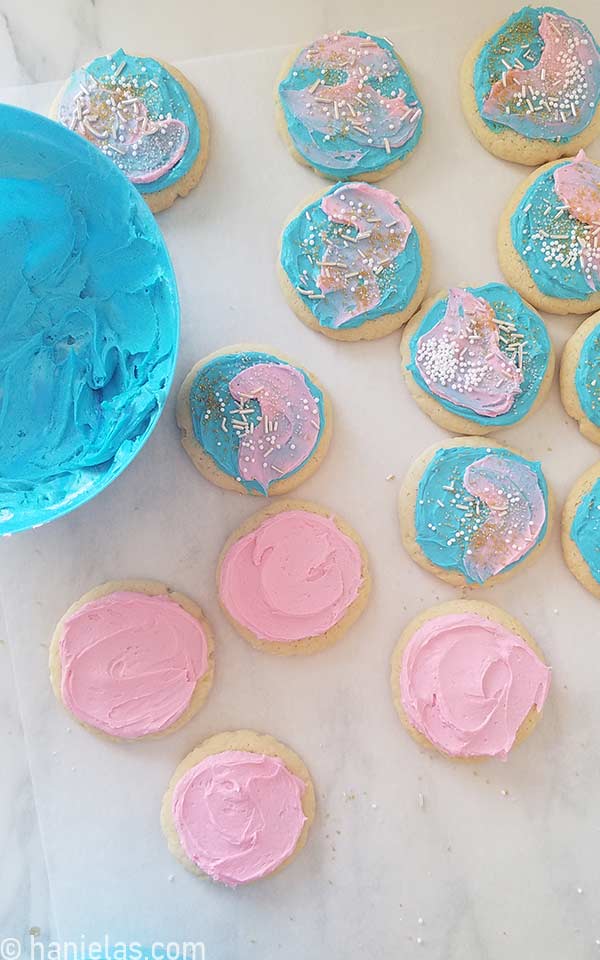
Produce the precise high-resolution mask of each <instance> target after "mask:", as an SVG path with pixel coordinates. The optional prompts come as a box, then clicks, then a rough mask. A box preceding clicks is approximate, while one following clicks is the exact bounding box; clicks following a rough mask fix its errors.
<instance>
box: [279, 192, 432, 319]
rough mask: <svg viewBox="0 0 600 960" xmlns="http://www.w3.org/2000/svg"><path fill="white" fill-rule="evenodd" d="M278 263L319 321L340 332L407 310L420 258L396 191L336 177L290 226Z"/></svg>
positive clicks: (414, 290)
mask: <svg viewBox="0 0 600 960" xmlns="http://www.w3.org/2000/svg"><path fill="white" fill-rule="evenodd" d="M281 266H282V267H283V270H284V271H285V273H286V275H287V277H288V279H289V280H290V283H292V284H293V286H294V287H295V290H296V292H297V294H298V296H300V297H301V298H302V302H303V304H304V305H305V306H307V307H308V308H309V309H310V310H311V312H312V314H313V316H314V317H315V319H316V320H317V321H318V323H319V324H320V325H321V326H323V327H327V328H329V329H332V330H338V329H355V328H357V327H361V326H362V325H363V324H364V323H366V322H368V321H369V320H375V319H377V318H378V317H381V316H383V315H384V314H390V313H399V312H401V311H402V310H404V309H406V307H407V306H408V304H409V303H410V301H411V300H412V298H413V296H414V294H415V292H416V289H417V286H418V283H419V279H420V277H421V271H422V258H421V249H420V243H419V236H418V233H417V231H416V230H415V228H414V227H413V225H412V223H411V221H410V218H409V217H408V215H407V214H406V213H405V212H404V211H403V210H402V207H401V206H400V202H399V200H398V199H397V197H395V196H394V195H393V194H392V193H390V192H389V191H388V190H382V189H380V188H379V187H373V186H371V185H370V184H368V183H360V182H357V183H338V184H336V185H335V186H334V187H332V188H331V189H330V190H329V191H328V192H327V193H326V194H325V195H324V196H323V197H322V198H321V199H320V200H317V201H315V202H314V203H311V204H309V206H307V207H306V208H305V209H304V210H302V212H301V213H300V214H298V216H297V217H295V218H294V219H293V220H292V221H291V222H290V223H289V224H288V225H287V227H286V228H285V230H284V233H283V238H282V243H281Z"/></svg>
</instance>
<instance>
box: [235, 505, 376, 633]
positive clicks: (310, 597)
mask: <svg viewBox="0 0 600 960" xmlns="http://www.w3.org/2000/svg"><path fill="white" fill-rule="evenodd" d="M362 583H363V572H362V558H361V553H360V550H359V548H358V546H357V544H356V543H355V541H354V540H353V539H352V538H351V537H349V536H347V535H346V534H345V533H343V532H342V531H341V530H340V529H339V527H338V526H337V525H336V523H335V521H334V520H333V519H330V518H329V517H323V516H320V515H319V514H316V513H311V512H309V511H308V510H285V511H282V512H281V513H276V514H274V515H273V516H270V517H266V518H265V519H264V520H263V521H262V523H261V524H260V525H259V526H258V527H257V528H256V529H255V530H253V531H252V532H251V533H249V534H246V536H243V537H241V538H240V539H239V540H237V541H236V542H235V543H233V544H232V546H230V547H229V548H228V550H227V551H226V553H225V554H224V556H223V559H222V562H221V568H220V573H219V597H220V599H221V602H222V604H223V606H224V607H225V609H226V611H227V612H228V613H229V615H230V616H231V617H232V618H233V619H234V620H235V621H236V622H237V623H239V624H241V626H242V627H245V628H246V629H247V630H250V631H251V632H252V633H253V634H255V636H257V637H258V638H259V639H260V640H267V641H275V642H279V643H289V642H292V641H294V640H304V639H307V638H309V637H316V636H319V635H321V634H324V633H326V632H327V631H328V630H330V629H331V628H332V627H334V626H335V625H336V624H337V623H339V622H340V620H342V619H343V617H344V616H345V614H346V613H347V611H348V609H349V607H350V606H351V605H352V604H353V603H354V601H355V600H356V598H357V596H358V594H359V591H360V588H361V586H362Z"/></svg>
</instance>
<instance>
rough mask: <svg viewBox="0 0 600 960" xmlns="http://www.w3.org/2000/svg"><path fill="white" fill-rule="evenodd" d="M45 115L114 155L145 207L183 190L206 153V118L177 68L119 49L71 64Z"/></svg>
mask: <svg viewBox="0 0 600 960" xmlns="http://www.w3.org/2000/svg"><path fill="white" fill-rule="evenodd" d="M51 116H52V117H53V119H56V120H58V122H59V123H62V124H63V125H64V126H66V127H69V129H71V130H74V131H75V132H76V133H79V134H80V135H81V136H82V137H85V139H86V140H89V141H90V143H93V144H94V145H95V146H96V147H98V149H99V150H101V151H102V152H103V153H104V154H105V155H106V156H107V157H109V158H110V159H111V160H113V161H114V163H115V164H116V166H117V167H118V168H119V169H120V170H122V171H123V173H124V174H125V176H126V177H127V178H128V179H129V180H130V181H131V183H134V184H135V185H136V187H137V188H138V190H139V191H140V193H141V194H142V196H143V197H144V199H145V200H146V201H147V203H148V205H149V206H150V208H151V210H153V211H155V212H156V211H158V210H164V209H165V208H166V207H168V206H170V205H171V203H173V201H174V200H175V198H176V197H177V196H185V195H186V194H187V193H189V191H190V190H191V189H192V187H194V186H195V185H196V184H197V182H198V180H199V179H200V177H201V175H202V171H203V170H204V167H205V165H206V160H207V157H208V118H207V115H206V110H205V108H204V105H203V103H202V101H201V99H200V97H199V95H198V92H197V91H196V90H195V88H194V87H193V86H192V84H191V83H190V81H189V80H188V79H187V78H186V77H184V76H183V74H181V73H180V72H179V70H177V69H176V68H175V67H172V66H171V65H170V64H167V63H164V62H163V61H161V60H156V59H153V58H151V57H140V56H135V55H134V54H131V53H125V51H124V50H117V51H116V53H114V54H112V55H110V56H106V57H97V58H96V59H95V60H92V61H91V62H90V63H88V64H87V65H86V66H84V67H80V68H79V69H78V70H76V71H75V72H74V73H73V74H72V75H71V77H70V78H69V80H68V81H67V82H66V84H65V85H64V87H63V88H62V90H61V91H60V93H59V95H58V97H57V98H56V100H55V102H54V104H53V105H52V110H51Z"/></svg>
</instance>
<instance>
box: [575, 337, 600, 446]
mask: <svg viewBox="0 0 600 960" xmlns="http://www.w3.org/2000/svg"><path fill="white" fill-rule="evenodd" d="M575 389H576V390H577V396H578V398H579V403H580V404H581V408H582V410H583V412H584V413H585V415H586V417H587V418H588V420H590V421H591V422H592V423H593V424H594V425H595V426H597V427H600V323H598V324H597V325H596V326H595V327H594V328H593V330H591V331H590V333H588V335H587V337H586V338H585V340H584V341H583V344H582V347H581V350H580V351H579V357H578V360H577V368H576V370H575Z"/></svg>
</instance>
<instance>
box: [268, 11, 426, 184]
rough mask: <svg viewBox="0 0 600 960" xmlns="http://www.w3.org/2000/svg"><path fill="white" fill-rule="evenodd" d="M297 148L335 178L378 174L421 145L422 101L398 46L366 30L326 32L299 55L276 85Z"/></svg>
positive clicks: (288, 135) (300, 156)
mask: <svg viewBox="0 0 600 960" xmlns="http://www.w3.org/2000/svg"><path fill="white" fill-rule="evenodd" d="M276 103H277V122H278V126H279V128H280V130H281V133H282V135H283V137H284V139H285V141H286V143H287V144H288V146H289V148H290V150H291V152H292V155H293V156H294V157H295V158H296V159H297V160H299V161H300V162H301V163H305V164H307V165H308V166H310V167H312V168H313V169H314V170H315V171H316V172H317V173H320V174H322V175H323V176H325V177H329V178H330V179H332V180H338V179H342V178H343V179H352V178H355V177H356V178H360V179H364V180H378V179H380V178H381V177H383V176H385V175H386V174H387V173H389V172H390V170H391V169H392V168H393V167H396V166H397V165H398V164H399V163H401V162H402V160H404V159H405V157H407V156H408V154H409V153H411V152H412V150H414V148H415V147H416V145H417V143H418V142H419V138H420V136H421V132H422V128H423V107H422V104H421V102H420V100H419V98H418V96H417V94H416V93H415V90H414V87H413V85H412V82H411V79H410V77H409V75H408V73H407V71H406V68H405V66H404V64H403V63H402V61H401V59H400V57H399V56H398V54H397V53H396V51H395V50H394V47H393V46H392V44H391V43H390V41H389V40H387V39H386V38H384V37H374V36H371V35H369V34H367V33H365V32H364V31H362V30H359V31H355V32H351V31H344V32H341V33H335V34H326V35H325V36H323V37H320V38H319V39H318V40H315V42H314V43H312V44H311V45H310V46H308V47H305V48H304V49H302V50H300V51H299V52H298V53H297V54H295V55H294V56H293V57H292V59H291V61H290V62H289V63H287V64H286V65H285V67H284V69H283V71H282V73H281V75H280V78H279V81H278V86H277V99H276Z"/></svg>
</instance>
